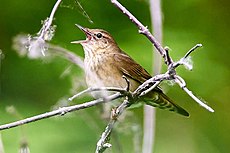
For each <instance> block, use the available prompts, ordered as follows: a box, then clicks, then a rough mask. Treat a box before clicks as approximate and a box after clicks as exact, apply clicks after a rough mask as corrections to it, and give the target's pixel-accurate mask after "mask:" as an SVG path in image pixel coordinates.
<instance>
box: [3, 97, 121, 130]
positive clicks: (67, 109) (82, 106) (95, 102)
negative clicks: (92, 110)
mask: <svg viewBox="0 0 230 153" xmlns="http://www.w3.org/2000/svg"><path fill="white" fill-rule="evenodd" d="M120 97H122V95H121V94H120V93H116V94H113V95H111V96H108V97H107V98H106V100H105V99H104V98H100V99H96V100H93V101H90V102H85V103H83V104H78V105H73V106H68V107H62V108H59V109H58V110H54V111H51V112H47V113H44V114H40V115H36V116H33V117H29V118H26V119H23V120H19V121H16V122H12V123H9V124H4V125H1V126H0V130H4V129H10V128H13V127H17V126H19V125H23V124H27V123H30V122H35V121H38V120H41V119H45V118H49V117H52V116H56V115H65V114H66V113H69V112H73V111H76V110H80V109H85V108H88V107H92V106H95V105H98V104H101V103H105V102H108V101H112V100H114V99H118V98H120Z"/></svg>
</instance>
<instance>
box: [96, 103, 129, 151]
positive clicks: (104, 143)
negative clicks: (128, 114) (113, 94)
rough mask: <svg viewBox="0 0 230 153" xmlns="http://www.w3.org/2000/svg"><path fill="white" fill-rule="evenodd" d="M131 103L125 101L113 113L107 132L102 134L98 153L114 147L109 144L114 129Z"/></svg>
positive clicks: (98, 143) (97, 149)
mask: <svg viewBox="0 0 230 153" xmlns="http://www.w3.org/2000/svg"><path fill="white" fill-rule="evenodd" d="M129 104H130V102H129V101H128V100H126V99H125V100H124V101H123V103H121V104H120V105H119V106H118V107H117V108H115V109H113V110H112V111H111V119H110V121H109V123H108V125H107V126H106V128H105V131H104V132H103V133H102V135H101V138H100V139H99V140H98V142H97V148H96V151H95V152H96V153H102V152H104V151H105V150H106V149H107V148H109V147H111V146H112V145H111V144H110V143H109V140H110V134H111V132H112V130H113V127H114V125H115V123H116V121H117V119H118V117H119V116H120V115H121V114H122V113H123V112H124V110H125V109H126V108H127V107H128V106H129Z"/></svg>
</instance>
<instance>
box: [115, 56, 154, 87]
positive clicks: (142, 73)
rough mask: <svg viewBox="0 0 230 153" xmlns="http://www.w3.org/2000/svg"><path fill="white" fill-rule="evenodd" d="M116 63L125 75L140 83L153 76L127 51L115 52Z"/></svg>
mask: <svg viewBox="0 0 230 153" xmlns="http://www.w3.org/2000/svg"><path fill="white" fill-rule="evenodd" d="M114 60H115V61H116V62H115V64H117V65H116V66H117V67H118V69H120V71H121V72H122V73H123V75H125V76H128V77H130V78H132V79H133V80H135V81H137V82H139V83H140V84H141V83H143V82H145V81H146V80H148V79H150V78H151V75H150V74H149V73H148V72H147V71H146V70H145V69H144V68H142V67H141V66H140V65H139V64H138V63H136V62H135V61H134V60H133V59H132V58H131V57H130V56H128V55H127V54H125V53H123V52H122V53H117V54H114Z"/></svg>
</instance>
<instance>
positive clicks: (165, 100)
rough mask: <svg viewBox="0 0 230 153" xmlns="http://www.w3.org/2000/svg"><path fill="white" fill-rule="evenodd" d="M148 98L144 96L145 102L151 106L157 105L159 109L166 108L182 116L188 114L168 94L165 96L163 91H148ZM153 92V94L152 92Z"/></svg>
mask: <svg viewBox="0 0 230 153" xmlns="http://www.w3.org/2000/svg"><path fill="white" fill-rule="evenodd" d="M150 93H151V97H150V95H148V98H147V99H146V98H145V100H144V101H145V103H146V104H148V105H151V106H153V107H158V108H160V109H166V110H169V111H173V112H177V113H179V114H181V115H183V116H189V113H188V112H187V111H186V110H184V109H183V108H182V107H180V106H179V105H177V104H175V103H174V102H173V101H172V100H171V99H170V98H169V97H168V96H166V95H165V94H164V93H163V92H150ZM152 93H153V94H152Z"/></svg>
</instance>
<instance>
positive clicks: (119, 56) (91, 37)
mask: <svg viewBox="0 0 230 153" xmlns="http://www.w3.org/2000/svg"><path fill="white" fill-rule="evenodd" d="M76 26H77V27H78V28H79V29H81V30H82V31H83V32H84V33H85V35H86V40H80V41H74V42H72V43H77V44H79V43H80V44H81V45H82V46H83V49H84V54H85V59H84V64H85V75H86V83H87V85H88V86H89V87H119V88H125V87H126V86H127V83H126V81H125V80H124V78H123V77H122V76H123V75H124V76H126V77H127V78H128V79H129V81H130V90H131V91H134V90H135V89H136V88H137V87H138V86H139V85H141V84H142V83H143V82H145V81H146V80H148V79H150V78H151V75H150V74H149V73H148V72H147V71H146V70H145V69H144V68H142V67H141V66H140V65H139V64H138V63H137V62H135V61H134V60H133V59H132V58H131V57H130V56H129V55H127V54H126V53H125V52H123V51H122V50H121V49H120V48H119V47H118V45H117V43H116V42H115V40H114V39H113V37H112V36H111V35H110V34H109V33H108V32H107V31H105V30H102V29H89V28H84V27H81V26H79V25H76ZM143 101H144V102H145V103H146V104H148V105H151V106H154V107H158V108H161V109H167V110H169V111H174V112H177V113H179V114H181V115H184V116H189V113H188V112H187V111H185V110H184V109H183V108H181V107H180V106H178V105H176V104H175V103H173V102H172V100H171V99H170V98H168V97H167V96H166V95H165V94H164V93H163V92H162V90H161V89H160V88H159V87H157V88H155V89H153V90H152V91H151V92H150V93H148V94H147V95H145V96H144V98H143Z"/></svg>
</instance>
